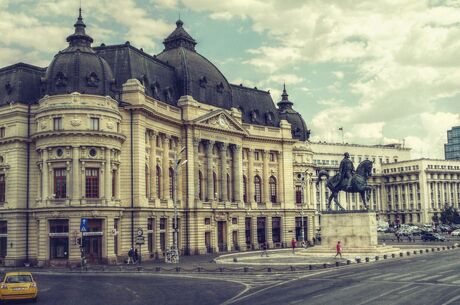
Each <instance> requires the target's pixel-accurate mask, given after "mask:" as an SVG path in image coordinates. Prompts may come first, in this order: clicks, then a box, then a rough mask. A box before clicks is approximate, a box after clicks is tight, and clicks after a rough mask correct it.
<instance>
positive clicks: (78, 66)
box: [44, 9, 114, 96]
mask: <svg viewBox="0 0 460 305" xmlns="http://www.w3.org/2000/svg"><path fill="white" fill-rule="evenodd" d="M74 27H75V33H73V34H72V35H70V36H69V37H67V41H68V42H69V47H67V48H66V49H64V50H62V51H60V52H59V53H58V54H56V55H55V56H54V59H53V61H52V62H51V64H50V65H49V67H48V69H47V70H46V75H45V83H46V86H45V90H44V91H45V92H44V93H45V94H47V95H57V94H68V93H71V92H80V93H84V94H94V95H102V96H106V95H109V96H114V92H113V91H112V84H113V74H112V71H111V69H110V66H109V65H108V63H107V62H106V61H105V60H104V59H103V58H102V57H100V56H98V55H97V54H96V52H95V51H94V50H93V49H92V48H91V43H92V42H93V39H92V38H91V37H90V36H88V35H87V34H86V33H85V28H86V25H85V24H84V23H83V18H82V16H81V9H80V14H79V16H78V19H77V22H76V23H75V25H74Z"/></svg>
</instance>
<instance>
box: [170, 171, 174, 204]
mask: <svg viewBox="0 0 460 305" xmlns="http://www.w3.org/2000/svg"><path fill="white" fill-rule="evenodd" d="M174 187H175V185H174V170H173V169H172V167H170V168H169V198H171V199H172V198H174Z"/></svg>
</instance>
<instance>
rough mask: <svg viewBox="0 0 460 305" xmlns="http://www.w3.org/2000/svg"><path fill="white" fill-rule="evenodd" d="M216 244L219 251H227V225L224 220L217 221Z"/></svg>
mask: <svg viewBox="0 0 460 305" xmlns="http://www.w3.org/2000/svg"><path fill="white" fill-rule="evenodd" d="M217 246H218V247H219V252H225V251H227V226H226V223H225V221H218V222H217Z"/></svg>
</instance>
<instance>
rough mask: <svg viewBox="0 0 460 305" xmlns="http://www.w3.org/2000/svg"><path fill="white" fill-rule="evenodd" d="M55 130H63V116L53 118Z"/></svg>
mask: <svg viewBox="0 0 460 305" xmlns="http://www.w3.org/2000/svg"><path fill="white" fill-rule="evenodd" d="M53 130H62V118H60V117H59V118H53Z"/></svg>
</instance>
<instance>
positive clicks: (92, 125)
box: [90, 118, 99, 130]
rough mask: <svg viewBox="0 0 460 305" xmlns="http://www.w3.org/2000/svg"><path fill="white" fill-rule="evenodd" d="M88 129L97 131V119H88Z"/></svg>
mask: <svg viewBox="0 0 460 305" xmlns="http://www.w3.org/2000/svg"><path fill="white" fill-rule="evenodd" d="M90 129H91V130H99V118H90Z"/></svg>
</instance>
